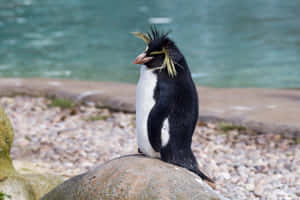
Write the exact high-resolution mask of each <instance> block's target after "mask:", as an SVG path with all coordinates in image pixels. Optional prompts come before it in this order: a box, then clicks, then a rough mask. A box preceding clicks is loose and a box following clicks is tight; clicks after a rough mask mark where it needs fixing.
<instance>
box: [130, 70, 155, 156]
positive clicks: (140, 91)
mask: <svg viewBox="0 0 300 200" xmlns="http://www.w3.org/2000/svg"><path fill="white" fill-rule="evenodd" d="M156 83H157V77H156V75H155V74H154V73H153V72H152V71H150V70H148V69H147V67H146V66H144V65H143V66H141V72H140V78H139V81H138V84H137V88H136V134H137V143H138V147H139V149H140V150H141V151H142V152H143V153H144V154H146V155H147V156H150V157H160V155H159V153H157V152H155V151H154V149H153V148H152V146H151V144H150V141H149V138H148V130H147V121H148V117H149V114H150V111H151V109H152V107H153V106H154V104H155V101H154V90H155V87H156Z"/></svg>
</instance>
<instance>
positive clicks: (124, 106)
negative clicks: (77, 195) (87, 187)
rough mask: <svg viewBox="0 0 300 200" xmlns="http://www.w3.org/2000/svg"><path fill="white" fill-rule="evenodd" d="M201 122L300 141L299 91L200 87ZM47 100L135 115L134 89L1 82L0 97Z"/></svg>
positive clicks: (15, 80) (110, 85) (76, 83)
mask: <svg viewBox="0 0 300 200" xmlns="http://www.w3.org/2000/svg"><path fill="white" fill-rule="evenodd" d="M198 93H199V100H200V106H199V108H200V116H199V117H200V120H201V121H204V122H208V121H225V122H231V123H233V124H235V125H241V126H245V127H247V128H250V129H253V130H255V131H258V132H260V133H274V134H281V135H282V136H285V137H293V138H298V137H300V120H299V119H298V118H299V116H300V91H299V90H297V89H254V88H249V89H243V88H228V89H220V88H218V89H217V88H206V87H198ZM15 95H30V96H45V97H51V98H53V97H56V98H64V99H70V100H72V101H74V102H91V101H92V102H95V103H96V104H98V105H101V106H104V107H108V108H110V109H113V110H120V111H124V112H135V85H133V84H127V83H111V82H88V81H74V80H58V79H39V78H33V79H19V78H2V79H0V96H15Z"/></svg>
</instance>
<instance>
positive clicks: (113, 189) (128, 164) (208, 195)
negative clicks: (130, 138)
mask: <svg viewBox="0 0 300 200" xmlns="http://www.w3.org/2000/svg"><path fill="white" fill-rule="evenodd" d="M79 199H85V200H94V199H98V200H102V199H103V200H104V199H110V200H114V199H116V200H117V199H126V200H133V199H134V200H140V199H161V200H169V199H186V200H189V199H193V200H225V199H226V198H225V197H222V196H221V195H219V194H218V193H216V192H215V191H214V190H213V189H211V188H210V187H209V186H208V185H207V184H206V183H204V182H203V181H202V180H201V179H200V178H199V177H198V176H197V175H195V174H193V173H190V172H189V171H187V170H185V169H183V168H180V167H177V166H174V165H171V164H167V163H165V162H162V161H160V160H158V159H151V158H147V157H144V156H139V155H132V156H124V157H121V158H117V159H114V160H111V161H109V162H107V163H105V164H103V165H101V166H99V167H97V168H95V169H93V170H91V171H89V172H87V173H85V174H81V175H79V176H75V177H73V178H71V179H69V180H68V181H66V182H64V183H63V184H61V185H59V186H58V187H56V188H55V189H54V190H52V191H51V192H49V193H48V194H47V195H46V196H45V197H43V198H42V200H79Z"/></svg>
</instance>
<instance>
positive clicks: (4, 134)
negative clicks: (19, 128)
mask: <svg viewBox="0 0 300 200" xmlns="http://www.w3.org/2000/svg"><path fill="white" fill-rule="evenodd" d="M13 138H14V132H13V128H12V126H11V124H10V121H9V119H8V117H7V116H6V114H5V113H4V110H3V108H2V107H1V106H0V192H1V193H4V194H5V195H8V196H10V197H11V200H37V199H39V198H40V197H41V196H42V195H44V194H45V193H47V192H48V191H50V190H51V189H53V188H54V187H55V186H56V185H58V184H59V183H61V182H62V179H61V178H60V177H59V176H55V175H48V174H36V172H35V171H34V169H27V173H26V174H20V173H18V172H17V171H16V170H15V168H14V166H13V163H12V160H11V158H10V150H11V147H12V143H13Z"/></svg>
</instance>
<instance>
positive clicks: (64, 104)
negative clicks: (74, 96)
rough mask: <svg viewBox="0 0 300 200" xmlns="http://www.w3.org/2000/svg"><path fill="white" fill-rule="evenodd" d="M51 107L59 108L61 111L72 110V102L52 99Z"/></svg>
mask: <svg viewBox="0 0 300 200" xmlns="http://www.w3.org/2000/svg"><path fill="white" fill-rule="evenodd" d="M49 106H51V107H60V108H62V109H67V108H72V107H73V106H74V105H73V102H72V101H70V100H67V99H52V101H51V103H50V105H49Z"/></svg>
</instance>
